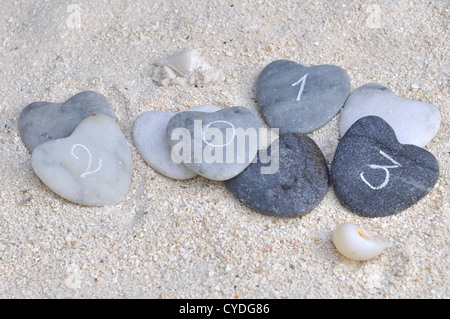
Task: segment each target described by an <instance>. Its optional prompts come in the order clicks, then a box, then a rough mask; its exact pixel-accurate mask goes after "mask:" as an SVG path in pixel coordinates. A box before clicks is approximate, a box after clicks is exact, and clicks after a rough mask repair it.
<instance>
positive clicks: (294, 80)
mask: <svg viewBox="0 0 450 319" xmlns="http://www.w3.org/2000/svg"><path fill="white" fill-rule="evenodd" d="M349 92H350V80H349V78H348V75H347V73H346V72H345V71H344V70H343V69H341V68H339V67H337V66H334V65H317V66H312V67H305V66H302V65H300V64H298V63H296V62H292V61H287V60H278V61H275V62H272V63H270V64H269V65H267V66H266V67H265V68H264V69H263V70H262V72H261V74H260V75H259V78H258V82H257V86H256V97H257V100H258V104H259V107H260V109H261V113H262V115H263V117H264V119H265V121H266V122H267V124H268V125H269V126H271V127H273V128H279V130H280V134H285V133H287V132H300V133H309V132H312V131H314V130H316V129H318V128H319V127H321V126H323V125H324V124H326V123H327V122H328V121H330V120H331V119H332V118H333V117H334V116H335V115H336V114H337V113H338V112H339V110H340V109H341V107H342V106H343V105H344V103H345V100H346V99H347V96H348V94H349Z"/></svg>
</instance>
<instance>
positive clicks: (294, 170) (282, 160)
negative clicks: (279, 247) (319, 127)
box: [226, 133, 329, 217]
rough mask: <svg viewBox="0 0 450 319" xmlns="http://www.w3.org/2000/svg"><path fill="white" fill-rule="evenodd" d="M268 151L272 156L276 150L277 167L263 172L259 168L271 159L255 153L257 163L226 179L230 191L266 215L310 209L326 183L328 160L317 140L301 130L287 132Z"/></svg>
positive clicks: (301, 212) (302, 212)
mask: <svg viewBox="0 0 450 319" xmlns="http://www.w3.org/2000/svg"><path fill="white" fill-rule="evenodd" d="M277 144H278V146H277ZM277 150H278V152H277ZM267 153H268V154H269V155H270V156H271V157H272V160H275V158H276V155H277V153H278V164H279V165H278V169H277V170H276V171H274V172H272V173H270V174H264V173H263V171H262V168H263V167H265V166H267V165H273V163H266V162H267V159H266V158H265V157H266V154H264V153H262V154H260V153H258V160H257V162H256V163H252V164H250V166H249V167H247V168H246V169H245V170H244V171H243V172H242V173H241V174H239V175H238V176H236V177H234V178H233V179H231V180H229V181H227V182H226V184H227V186H228V188H229V189H230V191H231V192H232V193H233V194H234V195H235V196H236V197H237V198H238V199H239V200H241V201H242V202H243V203H244V204H245V205H247V206H249V207H251V208H253V209H255V210H256V211H258V212H260V213H263V214H266V215H271V216H276V217H297V216H302V215H305V214H308V213H309V212H311V211H312V210H313V209H314V208H315V207H316V206H317V205H319V203H320V202H321V201H322V199H323V197H324V196H325V194H326V193H327V190H328V186H329V177H328V167H327V163H326V160H325V157H324V155H323V153H322V151H321V150H320V149H319V147H318V146H317V144H316V143H315V142H314V141H313V140H312V139H311V138H310V137H308V136H306V135H304V134H301V133H287V134H284V135H281V136H280V138H279V139H278V140H276V141H275V142H273V143H272V144H271V145H270V146H269V148H268V150H267ZM274 153H275V154H274Z"/></svg>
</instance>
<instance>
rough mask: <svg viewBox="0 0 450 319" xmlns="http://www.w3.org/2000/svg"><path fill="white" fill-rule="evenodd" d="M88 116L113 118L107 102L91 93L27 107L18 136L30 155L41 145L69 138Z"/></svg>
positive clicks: (20, 122)
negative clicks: (95, 115) (103, 115)
mask: <svg viewBox="0 0 450 319" xmlns="http://www.w3.org/2000/svg"><path fill="white" fill-rule="evenodd" d="M91 114H105V115H108V116H109V117H111V118H114V112H113V109H112V108H111V105H110V103H109V101H108V99H107V98H106V97H105V96H104V95H102V94H100V93H97V92H95V91H84V92H80V93H78V94H75V95H74V96H72V97H71V98H70V99H68V100H67V101H65V102H63V103H52V102H35V103H31V104H29V105H27V106H26V107H25V108H24V109H23V110H22V112H21V114H20V117H19V133H20V136H21V138H22V141H23V143H24V144H25V146H26V148H27V149H28V150H29V151H30V152H32V151H33V149H34V148H35V147H36V146H37V145H39V144H41V143H44V142H47V141H50V140H55V139H59V138H63V137H67V136H69V135H70V134H72V132H73V131H74V130H75V128H76V127H77V126H78V124H80V123H81V121H83V120H84V119H85V118H87V117H88V116H90V115H91Z"/></svg>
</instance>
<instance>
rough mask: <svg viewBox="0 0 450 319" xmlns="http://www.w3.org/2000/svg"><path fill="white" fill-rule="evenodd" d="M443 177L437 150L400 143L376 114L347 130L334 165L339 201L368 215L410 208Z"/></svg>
mask: <svg viewBox="0 0 450 319" xmlns="http://www.w3.org/2000/svg"><path fill="white" fill-rule="evenodd" d="M438 177H439V166H438V162H437V160H436V158H435V157H434V156H433V154H431V153H430V152H428V151H426V150H424V149H422V148H420V147H418V146H415V145H409V144H401V143H399V142H398V140H397V138H396V136H395V133H394V130H393V129H392V128H391V127H390V126H389V124H387V123H386V122H385V121H384V120H383V119H381V118H380V117H377V116H367V117H363V118H362V119H360V120H358V121H356V122H355V123H354V124H353V125H352V126H351V127H350V128H349V129H348V131H347V132H346V133H345V135H344V136H343V137H342V139H341V140H340V142H339V144H338V147H337V149H336V153H335V155H334V158H333V162H332V164H331V182H332V184H333V188H334V190H335V193H336V195H337V197H338V198H339V200H340V202H341V203H342V204H343V205H344V206H345V207H347V208H348V209H350V210H351V211H353V212H355V213H356V214H358V215H361V216H366V217H381V216H388V215H392V214H395V213H398V212H400V211H402V210H404V209H407V208H408V207H410V206H412V205H414V204H415V203H417V202H418V201H419V200H420V199H421V198H423V197H424V196H425V195H426V194H427V193H428V192H429V191H430V190H431V189H432V188H433V186H434V185H435V183H436V181H437V179H438Z"/></svg>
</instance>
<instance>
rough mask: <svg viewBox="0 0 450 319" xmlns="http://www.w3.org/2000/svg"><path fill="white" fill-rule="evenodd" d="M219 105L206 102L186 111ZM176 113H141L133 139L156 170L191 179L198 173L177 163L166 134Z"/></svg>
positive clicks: (214, 107) (142, 154) (202, 110)
mask: <svg viewBox="0 0 450 319" xmlns="http://www.w3.org/2000/svg"><path fill="white" fill-rule="evenodd" d="M218 110H220V108H219V107H218V106H215V105H211V104H205V105H199V106H195V107H193V108H191V109H187V110H185V111H197V112H215V111H218ZM175 114H176V113H172V112H162V111H148V112H145V113H143V114H141V115H140V116H139V117H138V118H137V119H136V120H135V122H134V125H133V140H134V144H135V146H136V149H137V150H138V152H139V154H140V155H141V156H142V158H143V159H144V160H145V162H146V163H147V164H148V165H150V166H151V167H152V168H153V169H154V170H156V171H158V172H159V173H161V174H163V175H165V176H167V177H170V178H173V179H189V178H193V177H195V176H197V173H195V172H194V171H192V170H190V169H189V168H187V167H186V166H185V165H184V164H183V163H175V162H174V161H173V160H172V157H171V148H170V146H169V142H168V140H167V136H166V130H167V123H169V120H170V119H171V118H172V117H173V116H174V115H175Z"/></svg>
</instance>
